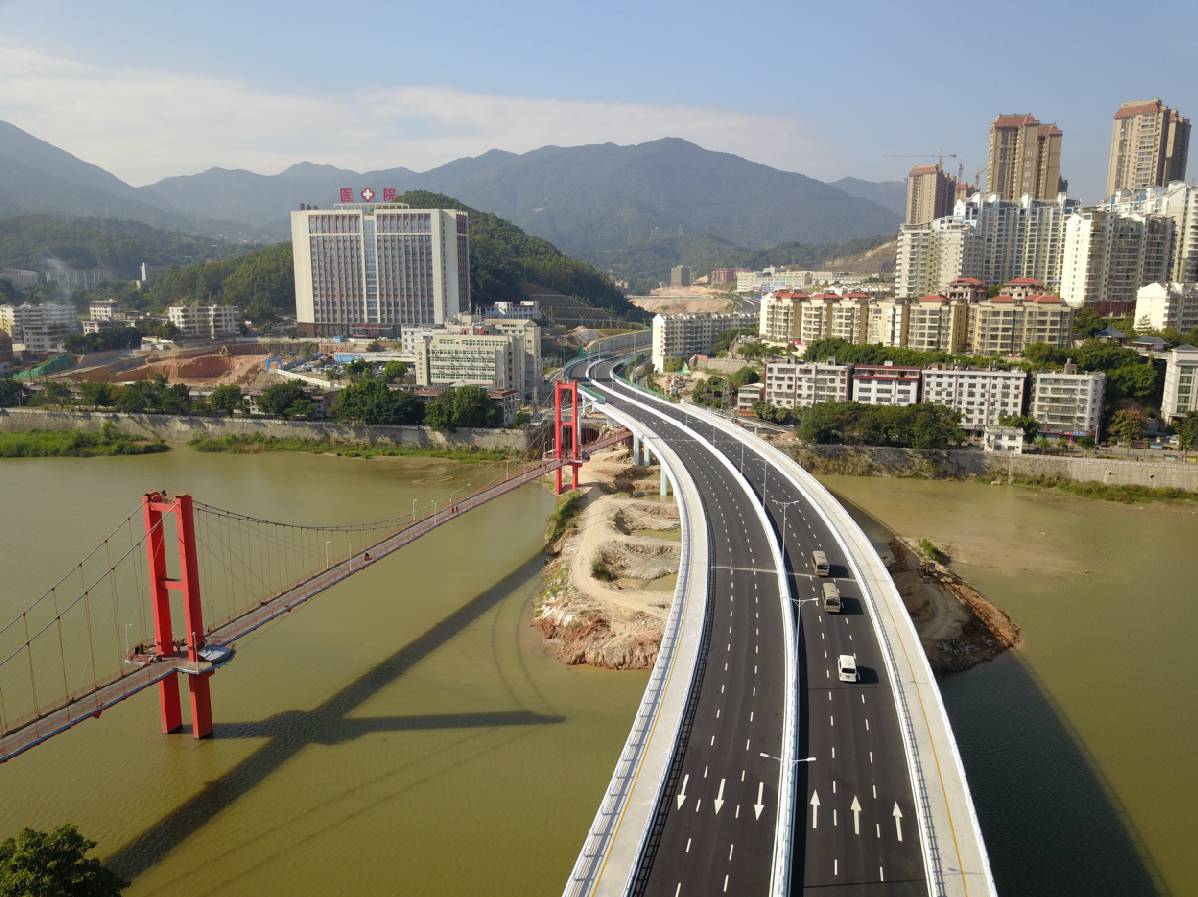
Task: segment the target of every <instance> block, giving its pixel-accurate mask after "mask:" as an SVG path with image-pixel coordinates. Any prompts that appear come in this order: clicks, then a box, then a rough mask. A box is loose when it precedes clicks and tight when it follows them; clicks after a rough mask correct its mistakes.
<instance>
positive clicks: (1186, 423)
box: [1177, 411, 1198, 452]
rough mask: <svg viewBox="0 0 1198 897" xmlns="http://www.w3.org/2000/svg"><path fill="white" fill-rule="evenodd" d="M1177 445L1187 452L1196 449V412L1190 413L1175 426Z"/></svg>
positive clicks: (1197, 428)
mask: <svg viewBox="0 0 1198 897" xmlns="http://www.w3.org/2000/svg"><path fill="white" fill-rule="evenodd" d="M1177 444H1178V445H1179V446H1180V447H1181V449H1182V450H1183V451H1187V452H1188V451H1189V450H1190V449H1193V448H1198V411H1191V412H1190V413H1189V414H1187V415H1186V416H1185V417H1183V418H1182V419H1181V422H1180V423H1178V424H1177Z"/></svg>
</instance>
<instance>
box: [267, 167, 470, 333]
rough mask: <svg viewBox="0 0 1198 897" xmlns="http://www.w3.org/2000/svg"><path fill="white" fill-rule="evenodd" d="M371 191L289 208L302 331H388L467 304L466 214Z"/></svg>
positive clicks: (434, 319) (440, 318)
mask: <svg viewBox="0 0 1198 897" xmlns="http://www.w3.org/2000/svg"><path fill="white" fill-rule="evenodd" d="M345 192H348V191H345ZM373 198H374V192H373V191H371V190H369V188H367V189H366V190H364V191H363V199H364V200H366V201H363V202H341V203H337V204H335V205H334V206H333V208H331V209H308V208H305V209H301V210H300V211H297V212H292V213H291V246H292V251H293V253H294V257H295V262H294V265H295V312H296V322H297V324H298V325H299V326H298V329H299V332H300V334H301V335H302V336H338V335H344V334H363V335H373V334H378V333H396V332H398V331H399V329H400V328H401V327H402V326H404V325H420V324H442V323H444V322H445V321H446V320H448V319H449V318H451V317H453V316H454V315H456V314H458V313H459V312H463V311H469V309H470V225H469V219H468V217H467V215H466V213H465V212H463V211H460V210H458V209H412V208H409V207H408V206H406V205H405V204H403V203H397V202H381V203H375V202H372V201H370V200H372V199H373Z"/></svg>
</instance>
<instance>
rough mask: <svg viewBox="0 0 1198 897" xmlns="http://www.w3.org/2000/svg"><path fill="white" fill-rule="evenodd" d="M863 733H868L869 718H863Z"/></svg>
mask: <svg viewBox="0 0 1198 897" xmlns="http://www.w3.org/2000/svg"><path fill="white" fill-rule="evenodd" d="M865 731H866V732H868V731H869V717H866V718H865Z"/></svg>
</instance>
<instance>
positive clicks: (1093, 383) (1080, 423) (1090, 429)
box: [1029, 364, 1106, 439]
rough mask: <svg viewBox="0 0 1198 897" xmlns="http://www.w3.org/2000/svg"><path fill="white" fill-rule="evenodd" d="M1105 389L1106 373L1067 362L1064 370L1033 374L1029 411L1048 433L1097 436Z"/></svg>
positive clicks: (1041, 429) (1042, 430)
mask: <svg viewBox="0 0 1198 897" xmlns="http://www.w3.org/2000/svg"><path fill="white" fill-rule="evenodd" d="M1105 390H1106V374H1103V373H1102V372H1101V371H1094V372H1091V373H1078V370H1077V365H1074V364H1067V365H1065V370H1064V371H1060V372H1055V371H1044V372H1041V373H1037V374H1035V375H1033V377H1032V401H1031V408H1030V409H1029V412H1030V414H1031V416H1032V417H1034V418H1035V419H1036V420H1037V421H1038V422H1039V424H1040V432H1042V433H1045V434H1047V435H1056V436H1092V437H1094V438H1095V439H1097V438H1098V425H1099V423H1100V422H1101V420H1102V397H1103V393H1104V392H1105Z"/></svg>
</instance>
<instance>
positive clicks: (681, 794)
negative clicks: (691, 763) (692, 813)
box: [678, 772, 707, 810]
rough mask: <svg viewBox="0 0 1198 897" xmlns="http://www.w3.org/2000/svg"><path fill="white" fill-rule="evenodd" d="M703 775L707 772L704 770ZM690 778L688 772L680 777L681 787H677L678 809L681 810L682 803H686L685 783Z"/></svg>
mask: <svg viewBox="0 0 1198 897" xmlns="http://www.w3.org/2000/svg"><path fill="white" fill-rule="evenodd" d="M703 775H704V776H706V775H707V773H706V772H704V773H703ZM690 780H691V777H690V774H689V773H688V774H687V775H684V776H683V777H682V787H681V788H679V789H678V809H679V810H681V809H682V805H683V804H684V803H686V783H687V782H689V781H690Z"/></svg>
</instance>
